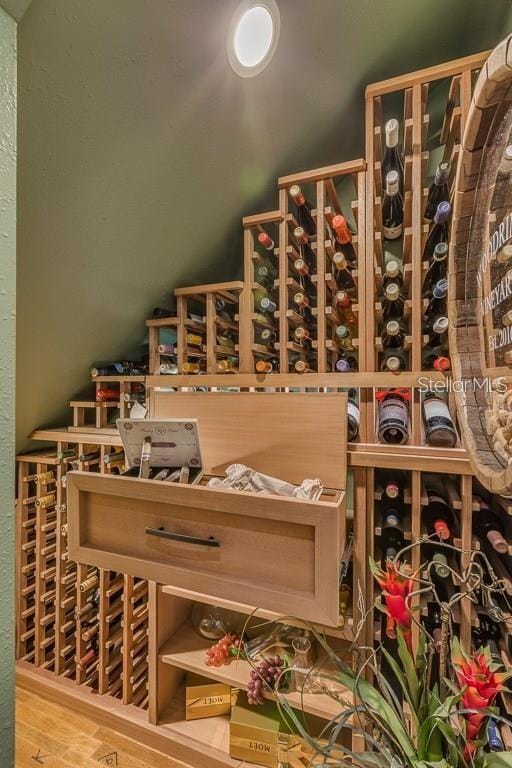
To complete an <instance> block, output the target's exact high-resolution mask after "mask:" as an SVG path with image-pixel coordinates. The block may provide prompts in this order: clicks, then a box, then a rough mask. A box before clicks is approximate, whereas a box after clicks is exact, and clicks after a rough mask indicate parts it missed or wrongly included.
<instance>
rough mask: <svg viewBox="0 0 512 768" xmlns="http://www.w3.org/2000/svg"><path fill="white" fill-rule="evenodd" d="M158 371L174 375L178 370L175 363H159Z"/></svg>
mask: <svg viewBox="0 0 512 768" xmlns="http://www.w3.org/2000/svg"><path fill="white" fill-rule="evenodd" d="M159 370H160V373H161V374H162V376H166V375H172V376H176V374H178V373H179V372H180V370H179V368H178V366H177V365H176V363H160V368H159Z"/></svg>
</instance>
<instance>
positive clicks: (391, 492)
mask: <svg viewBox="0 0 512 768" xmlns="http://www.w3.org/2000/svg"><path fill="white" fill-rule="evenodd" d="M399 493H400V489H399V487H398V485H397V484H396V483H393V482H391V483H388V484H387V485H386V496H387V497H388V499H396V498H398V494H399Z"/></svg>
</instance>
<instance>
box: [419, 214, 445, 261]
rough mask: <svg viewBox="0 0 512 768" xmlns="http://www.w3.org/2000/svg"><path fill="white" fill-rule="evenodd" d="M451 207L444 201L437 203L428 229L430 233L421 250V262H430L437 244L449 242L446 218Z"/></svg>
mask: <svg viewBox="0 0 512 768" xmlns="http://www.w3.org/2000/svg"><path fill="white" fill-rule="evenodd" d="M451 210H452V209H451V205H450V203H447V202H446V201H445V202H443V203H439V205H438V206H437V210H436V212H435V214H434V220H433V222H432V226H431V227H430V232H429V234H428V237H427V241H426V243H425V248H424V249H423V261H428V262H430V259H431V258H432V256H433V255H434V250H435V247H436V245H437V244H438V243H448V242H449V239H450V237H449V225H448V218H449V216H450V213H451Z"/></svg>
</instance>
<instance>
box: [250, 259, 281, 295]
mask: <svg viewBox="0 0 512 768" xmlns="http://www.w3.org/2000/svg"><path fill="white" fill-rule="evenodd" d="M276 274H277V273H276V271H275V270H272V269H270V268H269V267H267V265H266V264H260V265H259V266H257V267H256V269H255V278H256V282H257V283H258V284H259V285H262V286H263V287H264V288H269V289H271V290H272V289H273V288H274V279H275V277H276Z"/></svg>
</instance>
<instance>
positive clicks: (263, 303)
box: [258, 296, 277, 314]
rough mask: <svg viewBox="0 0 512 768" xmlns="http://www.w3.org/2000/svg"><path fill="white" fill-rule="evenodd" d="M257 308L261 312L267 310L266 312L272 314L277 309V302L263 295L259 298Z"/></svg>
mask: <svg viewBox="0 0 512 768" xmlns="http://www.w3.org/2000/svg"><path fill="white" fill-rule="evenodd" d="M258 308H259V309H260V310H261V311H262V312H268V314H272V313H274V312H275V311H276V310H277V304H276V302H275V301H272V299H270V298H269V297H268V296H264V297H263V298H262V299H260V301H259V303H258Z"/></svg>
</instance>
